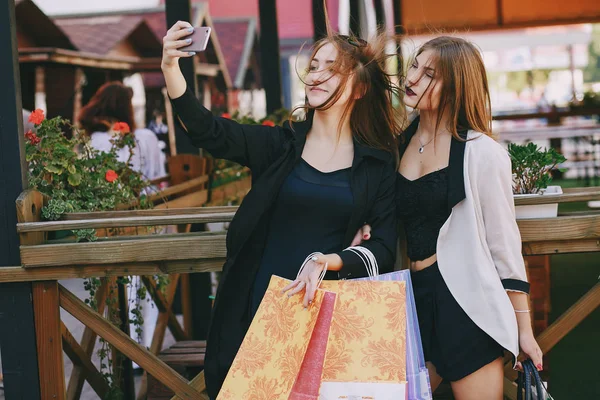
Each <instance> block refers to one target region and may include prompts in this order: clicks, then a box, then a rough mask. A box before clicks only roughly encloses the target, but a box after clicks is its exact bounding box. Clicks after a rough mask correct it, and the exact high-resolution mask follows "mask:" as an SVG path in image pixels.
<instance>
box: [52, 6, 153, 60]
mask: <svg viewBox="0 0 600 400" xmlns="http://www.w3.org/2000/svg"><path fill="white" fill-rule="evenodd" d="M55 22H56V24H57V25H58V26H60V27H61V29H62V30H63V31H64V32H65V33H66V34H67V35H68V36H69V37H70V38H71V41H72V42H73V43H75V45H76V46H77V48H78V49H80V50H81V51H84V52H89V53H96V54H107V53H109V52H110V51H111V50H113V49H115V48H116V47H117V46H118V45H119V44H120V43H123V42H124V41H125V40H127V39H128V38H131V43H133V45H134V46H135V49H136V50H137V51H138V52H139V54H140V56H142V57H160V55H161V53H162V44H161V42H160V41H159V40H158V39H157V38H156V36H155V35H154V33H153V32H152V30H151V29H150V28H149V27H148V25H147V24H146V21H145V20H144V18H143V17H141V16H135V15H100V16H92V17H81V18H57V19H55Z"/></svg>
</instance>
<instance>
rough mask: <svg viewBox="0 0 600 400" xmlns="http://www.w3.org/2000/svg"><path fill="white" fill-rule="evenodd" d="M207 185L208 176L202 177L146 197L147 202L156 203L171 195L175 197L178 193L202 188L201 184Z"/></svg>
mask: <svg viewBox="0 0 600 400" xmlns="http://www.w3.org/2000/svg"><path fill="white" fill-rule="evenodd" d="M205 183H208V175H202V176H199V177H197V178H194V179H190V180H189V181H186V182H183V183H180V184H177V185H173V186H170V187H168V188H166V189H164V190H161V191H160V192H157V193H153V194H152V195H150V196H148V200H150V201H158V200H161V199H165V198H168V197H170V196H173V195H177V194H179V193H182V192H185V191H188V190H190V189H192V188H196V187H198V186H200V187H202V185H203V184H205Z"/></svg>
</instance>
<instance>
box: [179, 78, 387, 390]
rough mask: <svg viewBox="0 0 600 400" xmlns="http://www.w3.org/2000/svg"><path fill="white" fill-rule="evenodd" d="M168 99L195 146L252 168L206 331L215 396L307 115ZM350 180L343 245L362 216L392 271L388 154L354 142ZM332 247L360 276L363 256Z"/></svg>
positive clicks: (244, 325) (348, 273)
mask: <svg viewBox="0 0 600 400" xmlns="http://www.w3.org/2000/svg"><path fill="white" fill-rule="evenodd" d="M171 102H172V104H173V107H174V109H175V111H176V112H177V114H178V115H179V118H180V119H181V121H182V123H183V124H184V126H185V127H186V129H187V131H188V135H189V137H190V139H191V140H192V142H193V144H194V145H195V146H197V147H200V148H203V149H206V150H207V151H208V152H210V153H211V154H212V155H213V156H215V157H217V158H224V159H228V160H231V161H234V162H237V163H239V164H242V165H244V166H247V167H249V168H250V170H251V171H252V189H251V190H250V192H249V193H248V195H247V196H246V198H245V199H244V201H243V202H242V204H241V205H240V207H239V209H238V212H237V213H236V215H235V217H234V218H233V221H232V222H231V224H230V226H229V230H228V233H227V260H226V261H225V265H224V266H223V273H222V275H221V279H220V283H219V288H218V290H217V296H216V299H215V303H214V308H213V315H212V320H211V324H210V325H211V326H210V329H209V334H208V347H207V352H206V359H205V376H206V385H207V389H208V394H209V396H210V397H211V398H216V396H217V394H218V392H219V390H220V388H221V385H222V384H223V381H224V379H225V377H226V375H227V372H228V370H229V367H230V366H231V363H232V362H233V359H234V358H235V355H236V353H237V350H238V349H239V346H240V344H241V343H242V340H243V338H244V336H245V334H246V331H247V330H248V327H249V326H250V322H251V313H250V309H249V308H250V307H249V306H250V303H251V301H250V299H251V296H252V287H253V283H254V277H255V275H256V272H257V270H258V267H259V265H260V261H261V258H262V253H263V249H264V246H265V240H266V237H267V227H268V225H269V224H268V222H269V217H270V212H271V210H272V205H273V202H274V200H275V199H276V197H277V194H278V193H279V189H280V187H281V185H282V184H283V181H284V180H285V178H286V177H287V176H288V175H289V174H290V172H291V171H292V169H293V168H294V166H295V165H296V163H297V162H298V161H299V160H300V158H301V155H302V150H303V149H304V144H305V142H306V135H307V133H308V131H309V130H310V127H311V124H312V120H311V119H310V118H309V119H308V120H307V121H305V122H296V123H293V126H291V125H290V124H288V123H286V124H285V126H284V127H279V126H276V127H268V126H262V125H240V124H238V123H236V122H234V121H231V120H228V119H224V118H217V117H214V116H213V115H212V114H211V112H210V111H209V110H207V109H206V108H204V107H203V106H202V105H201V104H200V102H199V101H198V100H197V99H196V98H195V96H194V95H193V94H192V92H191V91H190V90H189V89H188V90H187V91H186V93H185V94H184V95H182V96H181V97H179V98H177V99H173V100H171ZM350 179H351V182H350V186H351V190H352V193H353V197H354V207H353V211H352V216H351V218H350V220H349V221H348V228H347V231H346V234H345V240H344V242H345V243H344V245H345V246H349V245H350V243H351V242H352V239H353V238H354V235H355V234H356V232H357V231H358V229H359V228H361V227H362V226H363V224H364V223H369V224H370V225H371V227H372V232H371V238H370V240H369V241H368V242H366V243H365V244H364V245H363V246H365V247H367V248H368V249H369V250H371V252H372V253H373V254H374V255H375V257H376V259H377V262H378V264H379V268H380V272H387V271H391V270H392V268H393V264H394V259H395V252H396V239H397V230H396V223H397V222H396V208H395V203H394V196H395V182H396V163H395V157H394V156H393V155H392V154H391V153H388V152H385V151H382V150H377V149H373V148H370V147H367V146H364V145H362V144H360V143H358V142H356V141H355V143H354V159H353V162H352V168H351V178H350ZM339 254H340V256H341V258H342V260H343V263H344V266H343V267H342V269H341V271H340V272H339V275H337V276H336V278H339V279H346V278H358V277H362V276H366V275H367V273H366V269H365V266H364V264H363V262H362V260H361V259H360V258H359V257H358V256H357V255H356V254H355V253H353V252H351V251H343V252H341V253H339ZM298 267H300V266H298Z"/></svg>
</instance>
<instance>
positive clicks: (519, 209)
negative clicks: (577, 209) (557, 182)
mask: <svg viewBox="0 0 600 400" xmlns="http://www.w3.org/2000/svg"><path fill="white" fill-rule="evenodd" d="M558 194H562V188H561V187H560V186H548V187H547V188H546V190H544V191H543V192H542V193H540V194H515V195H514V198H515V199H523V198H529V197H537V196H547V195H558ZM515 211H516V214H517V219H535V218H553V217H556V216H557V215H558V203H549V204H535V205H529V206H516V207H515Z"/></svg>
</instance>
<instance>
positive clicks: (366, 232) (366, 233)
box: [350, 225, 371, 246]
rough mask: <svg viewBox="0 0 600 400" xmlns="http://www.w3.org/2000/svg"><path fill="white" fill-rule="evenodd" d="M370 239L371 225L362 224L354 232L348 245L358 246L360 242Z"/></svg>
mask: <svg viewBox="0 0 600 400" xmlns="http://www.w3.org/2000/svg"><path fill="white" fill-rule="evenodd" d="M369 239H371V225H364V226H363V227H362V228H360V229H359V230H358V232H356V235H355V236H354V239H353V240H352V243H351V244H350V246H358V245H359V244H361V243H362V242H364V241H366V240H369Z"/></svg>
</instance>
